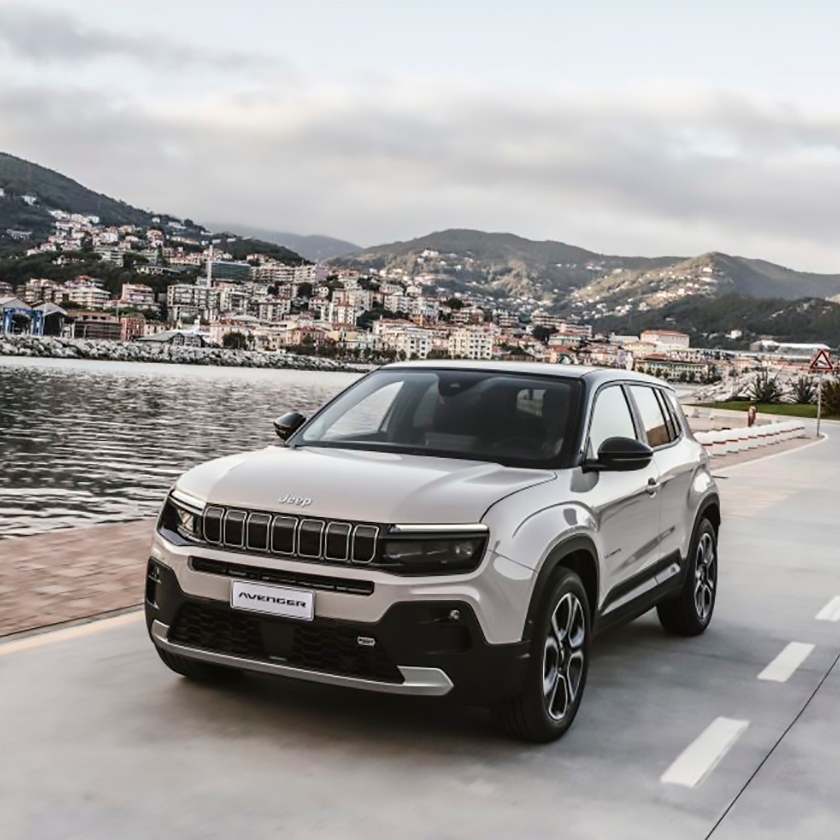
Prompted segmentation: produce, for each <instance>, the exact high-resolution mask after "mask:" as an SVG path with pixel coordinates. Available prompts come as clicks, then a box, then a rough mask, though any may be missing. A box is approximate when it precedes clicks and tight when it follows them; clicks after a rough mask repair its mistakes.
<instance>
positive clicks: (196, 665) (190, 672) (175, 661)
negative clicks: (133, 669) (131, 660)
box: [155, 647, 239, 683]
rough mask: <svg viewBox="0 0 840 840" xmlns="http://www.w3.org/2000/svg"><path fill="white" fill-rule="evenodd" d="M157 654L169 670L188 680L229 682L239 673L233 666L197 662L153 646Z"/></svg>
mask: <svg viewBox="0 0 840 840" xmlns="http://www.w3.org/2000/svg"><path fill="white" fill-rule="evenodd" d="M155 650H156V651H157V652H158V656H159V657H160V658H161V660H162V661H163V664H164V665H166V667H167V668H169V669H170V670H171V671H174V672H175V673H176V674H180V675H181V676H182V677H186V678H187V679H188V680H194V681H195V682H204V683H220V682H229V681H230V680H231V679H235V678H236V677H237V676H238V675H239V671H237V670H235V669H233V668H225V667H224V666H222V665H211V664H209V663H207V662H198V661H197V660H195V659H187V658H186V657H185V656H178V655H177V654H174V653H168V652H167V651H165V650H161V649H160V648H159V647H155Z"/></svg>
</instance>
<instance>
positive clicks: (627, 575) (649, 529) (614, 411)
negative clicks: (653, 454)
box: [585, 384, 660, 609]
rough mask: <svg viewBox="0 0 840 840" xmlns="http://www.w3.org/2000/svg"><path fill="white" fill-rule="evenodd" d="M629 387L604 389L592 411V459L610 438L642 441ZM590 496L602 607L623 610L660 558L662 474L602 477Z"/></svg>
mask: <svg viewBox="0 0 840 840" xmlns="http://www.w3.org/2000/svg"><path fill="white" fill-rule="evenodd" d="M640 435H641V429H638V428H637V423H636V421H635V420H634V415H633V411H632V409H631V404H630V402H629V401H628V399H627V395H626V392H625V390H624V386H622V385H620V384H613V385H606V386H603V387H601V388H600V389H599V390H598V392H597V393H596V395H595V400H594V404H593V406H592V409H591V411H590V421H589V426H588V435H587V443H586V447H587V448H586V456H587V458H595V457H596V455H597V453H598V448H599V447H600V445H601V444H602V443H603V442H604V441H605V440H606V439H607V438H610V437H629V438H638V439H643V438H641V437H640ZM592 475H593V476H594V479H593V483H592V486H591V490H590V492H588V493H586V494H585V495H586V496H588V497H589V499H588V501H589V504H590V506H591V509H592V511H593V513H594V515H595V517H596V519H597V522H598V532H599V537H600V540H601V545H600V546H599V548H600V549H601V557H602V575H601V592H602V595H603V596H604V600H603V602H602V607H603V608H604V609H606V608H607V607H610V606H612V607H615V606H620V605H621V603H622V601H623V600H624V599H625V597H627V596H628V595H630V594H631V593H632V592H633V591H634V589H635V583H636V582H637V581H639V582H641V580H642V578H643V577H644V573H645V570H646V569H647V568H648V567H650V566H653V565H655V564H656V563H657V561H658V560H659V558H660V553H659V507H660V501H659V493H658V487H659V471H658V469H657V466H656V464H654V463H653V462H651V463H650V464H649V465H648V466H647V467H645V468H644V469H641V470H634V471H631V472H613V471H606V470H605V471H600V472H596V473H593V474H592Z"/></svg>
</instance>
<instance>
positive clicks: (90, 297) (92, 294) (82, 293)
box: [67, 283, 111, 309]
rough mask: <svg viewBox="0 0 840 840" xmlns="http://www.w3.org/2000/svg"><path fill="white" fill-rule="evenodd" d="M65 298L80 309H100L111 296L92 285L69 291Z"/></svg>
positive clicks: (97, 286)
mask: <svg viewBox="0 0 840 840" xmlns="http://www.w3.org/2000/svg"><path fill="white" fill-rule="evenodd" d="M67 297H68V298H69V299H70V301H71V302H72V303H73V304H75V305H76V306H78V307H80V308H82V309H102V308H103V307H104V306H105V304H106V303H108V301H109V300H111V295H110V294H109V293H108V292H106V291H105V289H103V288H102V287H101V286H99V285H97V284H94V283H91V284H89V285H85V286H77V287H76V288H75V289H70V291H69V292H68V293H67Z"/></svg>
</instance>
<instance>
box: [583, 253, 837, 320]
mask: <svg viewBox="0 0 840 840" xmlns="http://www.w3.org/2000/svg"><path fill="white" fill-rule="evenodd" d="M838 292H840V274H812V273H809V272H804V271H794V270H792V269H789V268H785V267H784V266H780V265H775V264H774V263H771V262H767V261H766V260H751V259H746V258H744V257H733V256H729V255H728V254H721V253H717V252H713V253H709V254H702V255H700V256H699V257H692V258H690V259H687V260H680V261H677V262H674V263H673V264H671V265H666V266H663V267H659V268H655V269H650V270H646V271H632V270H631V271H626V270H625V271H620V272H614V273H612V274H610V275H604V276H601V277H598V278H595V279H594V280H593V281H592V282H590V283H589V284H587V285H586V286H583V287H581V288H579V289H576V290H575V291H574V292H573V294H572V295H571V296H570V298H569V300H568V301H567V303H568V304H570V305H572V306H574V307H577V308H578V309H579V310H581V309H582V310H583V311H584V312H585V313H586V314H587V315H594V314H596V313H597V312H598V311H599V310H600V311H601V312H603V311H612V312H614V313H615V314H622V313H621V308H622V307H626V306H627V305H628V304H632V305H633V308H634V309H636V310H637V311H638V309H639V307H640V305H643V306H642V308H644V307H648V308H652V309H656V308H659V307H662V306H665V305H666V304H668V303H670V302H672V301H674V300H678V299H680V298H682V297H684V296H686V295H688V296H691V295H705V296H707V297H715V296H720V295H727V294H739V295H747V296H749V297H755V298H782V299H785V300H795V299H797V298H802V297H830V296H831V295H834V294H837V293H838Z"/></svg>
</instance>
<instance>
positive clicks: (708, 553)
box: [694, 533, 717, 621]
mask: <svg viewBox="0 0 840 840" xmlns="http://www.w3.org/2000/svg"><path fill="white" fill-rule="evenodd" d="M715 561H716V557H715V543H714V540H713V539H712V535H711V534H708V533H706V534H703V536H702V537H701V538H700V542H699V543H698V544H697V555H696V557H695V563H694V606H695V608H696V610H697V617H698V618H699V619H700V621H706V619H707V618H708V617H709V616H710V615H711V612H712V607H713V606H714V603H715V587H716V586H717V563H716V562H715Z"/></svg>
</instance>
